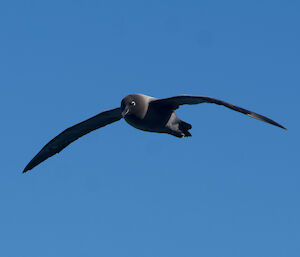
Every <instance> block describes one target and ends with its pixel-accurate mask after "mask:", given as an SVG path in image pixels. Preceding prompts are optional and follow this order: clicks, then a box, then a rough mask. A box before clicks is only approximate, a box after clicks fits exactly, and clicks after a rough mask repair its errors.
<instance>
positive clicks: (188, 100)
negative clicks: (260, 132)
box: [23, 94, 285, 172]
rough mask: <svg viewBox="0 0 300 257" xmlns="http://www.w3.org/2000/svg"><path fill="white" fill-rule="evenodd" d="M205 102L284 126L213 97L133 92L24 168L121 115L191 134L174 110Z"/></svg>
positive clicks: (146, 127) (151, 127) (134, 122)
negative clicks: (157, 96) (155, 95)
mask: <svg viewBox="0 0 300 257" xmlns="http://www.w3.org/2000/svg"><path fill="white" fill-rule="evenodd" d="M205 102H206V103H214V104H218V105H223V106H225V107H227V108H229V109H232V110H235V111H238V112H241V113H243V114H246V115H248V116H250V117H253V118H256V119H259V120H262V121H264V122H267V123H270V124H272V125H275V126H277V127H280V128H284V127H283V126H282V125H280V124H279V123H277V122H275V121H273V120H271V119H269V118H267V117H265V116H262V115H260V114H257V113H254V112H251V111H249V110H246V109H243V108H241V107H238V106H235V105H232V104H230V103H227V102H224V101H222V100H218V99H215V98H211V97H206V96H192V95H179V96H174V97H169V98H163V99H157V98H154V97H150V96H147V95H143V94H132V95H128V96H126V97H125V98H123V100H122V102H121V107H119V108H115V109H111V110H108V111H104V112H101V113H99V114H98V115H96V116H94V117H92V118H90V119H88V120H85V121H83V122H80V123H78V124H76V125H74V126H72V127H70V128H68V129H66V130H64V131H63V132H62V133H60V134H59V135H58V136H56V137H55V138H53V139H52V140H51V141H50V142H49V143H48V144H46V145H45V146H44V147H43V148H42V150H41V151H40V152H39V153H38V154H37V155H36V156H35V157H34V158H33V159H32V160H31V161H30V162H29V163H28V164H27V166H26V167H25V169H24V170H23V172H26V171H28V170H31V169H32V168H34V167H35V166H37V165H38V164H40V163H41V162H43V161H44V160H46V159H48V158H49V157H51V156H53V155H54V154H56V153H59V152H60V151H61V150H63V149H64V148H65V147H67V146H68V145H69V144H71V143H72V142H74V141H75V140H77V139H78V138H79V137H82V136H84V135H86V134H87V133H89V132H91V131H93V130H95V129H99V128H101V127H104V126H106V125H108V124H110V123H113V122H116V121H118V120H120V119H122V118H124V119H125V120H126V122H127V123H128V124H130V125H131V126H133V127H135V128H137V129H140V130H143V131H149V132H156V133H167V134H171V135H173V136H176V137H180V138H182V137H189V136H191V133H190V132H189V130H190V129H191V128H192V125H191V124H189V123H187V122H184V121H182V120H181V119H179V117H178V116H177V115H176V113H175V110H176V109H178V108H179V106H180V105H184V104H188V105H193V104H199V103H205ZM284 129H285V128H284Z"/></svg>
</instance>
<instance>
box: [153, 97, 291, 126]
mask: <svg viewBox="0 0 300 257" xmlns="http://www.w3.org/2000/svg"><path fill="white" fill-rule="evenodd" d="M200 103H214V104H218V105H223V106H225V107H227V108H229V109H231V110H234V111H237V112H240V113H243V114H246V115H248V116H250V117H252V118H255V119H258V120H261V121H264V122H267V123H269V124H272V125H274V126H277V127H280V128H283V129H286V128H285V127H284V126H282V125H280V124H279V123H277V122H275V121H273V120H271V119H269V118H268V117H265V116H263V115H260V114H258V113H255V112H252V111H249V110H246V109H244V108H241V107H239V106H235V105H233V104H230V103H227V102H224V101H222V100H218V99H215V98H212V97H208V96H193V95H179V96H174V97H169V98H163V99H158V100H154V101H152V102H151V104H158V105H164V106H168V107H169V108H172V109H173V110H176V109H177V108H178V107H179V106H180V105H184V104H190V105H192V104H200Z"/></svg>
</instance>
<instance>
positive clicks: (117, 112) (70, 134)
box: [23, 108, 122, 173]
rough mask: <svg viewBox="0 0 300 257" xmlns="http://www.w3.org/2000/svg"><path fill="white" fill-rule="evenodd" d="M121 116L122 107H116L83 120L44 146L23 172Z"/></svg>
mask: <svg viewBox="0 0 300 257" xmlns="http://www.w3.org/2000/svg"><path fill="white" fill-rule="evenodd" d="M121 118H122V115H121V109H120V108H115V109H112V110H108V111H104V112H101V113H99V114H97V115H95V116H94V117H92V118H90V119H87V120H85V121H82V122H80V123H78V124H76V125H74V126H72V127H70V128H68V129H66V130H64V131H63V132H61V133H60V134H59V135H58V136H56V137H55V138H53V139H52V140H51V141H50V142H49V143H48V144H46V145H45V146H44V147H43V148H42V150H41V151H40V152H39V153H38V154H37V155H36V156H35V157H34V158H33V159H32V160H31V161H30V162H29V163H28V164H27V166H26V167H25V169H24V170H23V173H24V172H26V171H28V170H31V169H32V168H34V167H35V166H37V165H38V164H40V163H41V162H43V161H45V160H46V159H48V158H49V157H51V156H53V155H54V154H57V153H59V152H60V151H61V150H63V149H64V148H65V147H67V146H68V145H69V144H71V143H72V142H74V141H75V140H77V139H78V138H80V137H82V136H84V135H86V134H87V133H90V132H91V131H93V130H95V129H98V128H101V127H104V126H106V125H108V124H110V123H113V122H115V121H118V120H120V119H121Z"/></svg>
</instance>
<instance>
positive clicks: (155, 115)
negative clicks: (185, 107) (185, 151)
mask: <svg viewBox="0 0 300 257" xmlns="http://www.w3.org/2000/svg"><path fill="white" fill-rule="evenodd" d="M156 100H157V98H154V97H149V96H147V95H142V94H135V95H129V96H127V97H125V98H124V100H123V101H124V102H131V101H135V104H136V106H137V108H136V111H134V112H131V113H130V114H128V115H126V116H125V117H124V119H125V120H126V122H127V123H128V124H130V125H131V126H133V127H135V128H137V129H140V130H143V131H149V132H156V133H168V134H171V135H174V136H177V137H183V136H190V133H187V134H185V133H184V132H183V131H181V130H180V124H184V123H185V122H183V121H181V120H180V119H179V118H178V116H177V115H176V113H175V112H174V111H173V110H172V108H170V107H168V106H164V105H158V104H155V101H156ZM190 128H191V125H190Z"/></svg>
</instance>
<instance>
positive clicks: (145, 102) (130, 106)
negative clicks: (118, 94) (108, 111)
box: [121, 94, 156, 120]
mask: <svg viewBox="0 0 300 257" xmlns="http://www.w3.org/2000/svg"><path fill="white" fill-rule="evenodd" d="M155 99H156V98H154V97H151V96H147V95H143V94H132V95H128V96H126V97H124V98H123V99H122V102H121V111H122V117H123V118H125V120H126V118H127V117H130V116H135V117H136V118H139V119H143V118H144V117H145V115H146V113H147V111H148V107H149V103H150V101H153V100H155Z"/></svg>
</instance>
